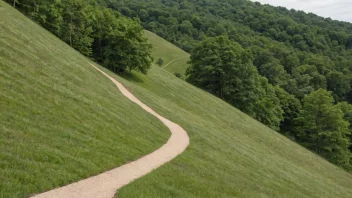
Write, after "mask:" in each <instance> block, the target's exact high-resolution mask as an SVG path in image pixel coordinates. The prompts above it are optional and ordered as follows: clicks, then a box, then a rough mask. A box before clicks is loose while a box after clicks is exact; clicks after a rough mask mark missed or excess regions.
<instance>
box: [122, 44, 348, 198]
mask: <svg viewBox="0 0 352 198" xmlns="http://www.w3.org/2000/svg"><path fill="white" fill-rule="evenodd" d="M164 53H165V56H168V55H169V54H170V53H172V52H170V51H167V50H165V51H164ZM159 56H161V57H163V56H162V54H159ZM116 78H117V79H118V80H120V81H122V82H123V83H124V84H125V85H126V86H127V87H128V88H129V89H130V90H131V91H132V92H133V93H134V94H135V95H136V96H137V97H139V98H140V99H141V100H142V101H144V102H145V103H147V104H149V105H150V106H151V107H153V108H154V109H155V110H157V111H158V112H160V113H161V114H162V115H163V116H166V117H168V118H169V119H171V120H173V121H175V122H177V123H179V124H180V125H181V126H183V127H184V128H185V130H187V131H188V133H189V135H190V139H191V144H190V146H189V148H188V149H187V150H186V152H185V153H184V154H182V155H181V156H180V157H178V158H177V159H175V160H173V161H172V162H171V163H169V164H167V165H165V166H163V167H161V168H160V169H158V170H156V171H154V172H153V173H152V174H150V175H147V176H146V177H144V178H142V179H139V180H137V181H135V182H134V183H132V184H131V185H128V186H127V187H124V188H122V189H121V190H120V191H119V197H300V198H303V197H317V198H321V197H352V177H351V175H350V174H349V173H347V172H345V171H344V170H342V169H340V168H338V167H336V166H334V165H332V164H330V163H329V162H327V161H326V160H324V159H322V158H321V157H319V156H317V155H315V154H313V153H311V152H310V151H308V150H306V149H304V148H302V147H301V146H299V145H298V144H296V143H294V142H292V141H290V140H289V139H287V138H286V137H284V136H282V135H280V134H278V133H276V132H274V131H272V130H271V129H269V128H267V127H265V126H264V125H262V124H261V123H259V122H257V121H255V120H253V119H252V118H250V117H248V116H247V115H245V114H243V113H241V112H240V111H238V110H237V109H235V108H233V107H231V106H230V105H228V104H226V103H224V102H223V101H221V100H219V99H218V98H216V97H214V96H212V95H210V94H208V93H205V92H204V91H201V90H199V89H197V88H195V87H193V86H191V85H189V84H187V83H186V82H183V81H181V80H179V79H177V78H175V77H173V76H172V74H170V73H169V72H167V71H165V70H164V69H162V68H160V67H157V66H155V67H153V68H152V70H151V71H150V72H149V74H148V76H145V75H140V74H138V73H134V75H132V76H130V77H129V78H125V79H127V80H124V79H121V78H119V77H116Z"/></svg>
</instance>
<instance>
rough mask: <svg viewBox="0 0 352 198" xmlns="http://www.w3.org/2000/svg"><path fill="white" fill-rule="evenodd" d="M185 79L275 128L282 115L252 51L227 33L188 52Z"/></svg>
mask: <svg viewBox="0 0 352 198" xmlns="http://www.w3.org/2000/svg"><path fill="white" fill-rule="evenodd" d="M189 63H190V67H189V68H188V70H187V75H188V79H187V80H188V81H189V82H190V83H192V84H194V85H196V86H199V87H201V88H203V89H205V90H207V91H209V92H211V93H213V94H215V95H217V96H219V97H220V98H222V99H223V100H225V101H226V102H228V103H230V104H232V105H234V106H236V107H237V108H239V109H240V110H242V111H244V112H245V113H247V114H249V115H251V116H253V117H255V118H256V119H258V120H259V121H261V122H263V123H264V124H267V125H268V126H270V127H272V128H274V129H278V127H279V123H280V121H281V119H282V109H281V107H280V102H279V100H278V99H277V97H276V95H275V91H274V88H273V87H272V86H271V85H270V84H269V83H268V81H267V79H265V78H264V77H261V76H260V75H259V74H258V71H257V70H256V68H255V67H254V66H253V64H252V55H251V53H250V52H249V51H247V50H244V49H243V48H242V47H241V45H239V44H238V43H235V42H233V41H230V40H229V39H228V37H227V36H218V37H214V38H209V39H206V40H205V41H204V42H202V43H201V44H199V45H198V46H197V47H195V48H194V50H193V51H192V53H191V59H190V62H189Z"/></svg>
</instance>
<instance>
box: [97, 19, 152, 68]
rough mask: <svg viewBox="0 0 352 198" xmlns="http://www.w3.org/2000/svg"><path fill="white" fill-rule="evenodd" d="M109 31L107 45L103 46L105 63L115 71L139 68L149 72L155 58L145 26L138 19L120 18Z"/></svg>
mask: <svg viewBox="0 0 352 198" xmlns="http://www.w3.org/2000/svg"><path fill="white" fill-rule="evenodd" d="M112 27H113V28H112V29H110V32H108V33H107V35H106V39H107V40H108V42H106V43H107V45H106V46H105V47H104V48H103V57H104V58H103V60H104V62H103V64H104V66H106V67H108V68H110V69H112V70H113V71H115V72H125V71H127V72H130V71H131V70H138V71H140V72H142V73H147V71H148V69H149V68H150V66H151V64H152V61H153V58H152V55H151V48H152V45H150V44H149V43H148V42H147V38H145V37H144V35H143V28H142V27H141V26H140V25H139V23H138V22H137V21H134V20H131V19H127V18H120V19H119V20H114V21H113V25H112Z"/></svg>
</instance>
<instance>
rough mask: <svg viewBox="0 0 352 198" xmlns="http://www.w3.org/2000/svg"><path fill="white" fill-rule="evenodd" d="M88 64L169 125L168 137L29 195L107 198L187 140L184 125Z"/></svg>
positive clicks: (178, 150)
mask: <svg viewBox="0 0 352 198" xmlns="http://www.w3.org/2000/svg"><path fill="white" fill-rule="evenodd" d="M91 65H92V64H91ZM92 66H93V67H94V68H95V69H97V70H98V71H100V72H101V73H102V74H103V75H105V76H106V77H107V78H109V79H110V80H111V81H112V82H113V83H114V84H115V85H116V86H117V87H118V88H119V90H120V91H121V92H122V94H123V95H124V96H126V97H127V98H128V99H130V100H131V101H132V102H134V103H136V104H138V105H139V106H140V107H142V108H143V109H144V110H145V111H147V112H149V113H150V114H152V115H154V116H155V117H157V118H158V119H159V120H160V121H161V122H163V123H164V124H165V125H166V126H167V127H168V128H169V129H170V131H171V137H170V139H169V140H168V141H167V143H166V144H164V145H163V146H162V147H161V148H159V149H158V150H156V151H154V152H153V153H150V154H148V155H146V156H144V157H142V158H140V159H138V160H136V161H133V162H131V163H128V164H125V165H123V166H121V167H118V168H115V169H113V170H110V171H107V172H105V173H102V174H100V175H97V176H94V177H90V178H87V179H84V180H81V181H79V182H76V183H73V184H69V185H67V186H64V187H61V188H57V189H54V190H51V191H48V192H45V193H42V194H39V195H36V196H34V197H33V198H81V197H82V198H111V197H113V196H114V194H115V193H116V191H117V189H119V188H121V187H122V186H125V185H127V184H128V183H130V182H132V181H133V180H135V179H137V178H140V177H142V176H144V175H146V174H148V173H150V172H151V171H153V170H154V169H156V168H158V167H160V166H161V165H163V164H165V163H166V162H169V161H170V160H172V159H173V158H175V157H176V156H178V155H179V154H181V153H182V152H183V151H184V150H185V149H186V148H187V146H188V144H189V137H188V135H187V133H186V131H185V130H184V129H182V128H181V127H180V126H179V125H177V124H175V123H173V122H171V121H170V120H168V119H166V118H164V117H162V116H161V115H159V114H158V113H156V112H155V111H154V110H153V109H151V108H149V107H148V106H147V105H145V104H144V103H142V102H141V101H140V100H138V99H137V98H136V97H135V96H134V95H132V94H131V93H130V92H129V91H128V90H127V89H126V88H125V87H124V86H123V85H122V84H121V83H119V82H118V81H116V80H115V79H114V78H112V77H111V76H109V75H108V74H106V73H105V72H103V71H102V70H100V69H99V68H97V67H96V66H94V65H92ZM92 152H94V151H92Z"/></svg>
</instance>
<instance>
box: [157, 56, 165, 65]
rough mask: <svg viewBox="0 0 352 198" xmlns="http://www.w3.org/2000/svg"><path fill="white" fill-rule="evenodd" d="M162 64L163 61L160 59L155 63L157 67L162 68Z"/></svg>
mask: <svg viewBox="0 0 352 198" xmlns="http://www.w3.org/2000/svg"><path fill="white" fill-rule="evenodd" d="M163 63H164V60H163V59H162V58H159V59H158V61H157V62H156V64H157V65H159V66H162V65H163Z"/></svg>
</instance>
